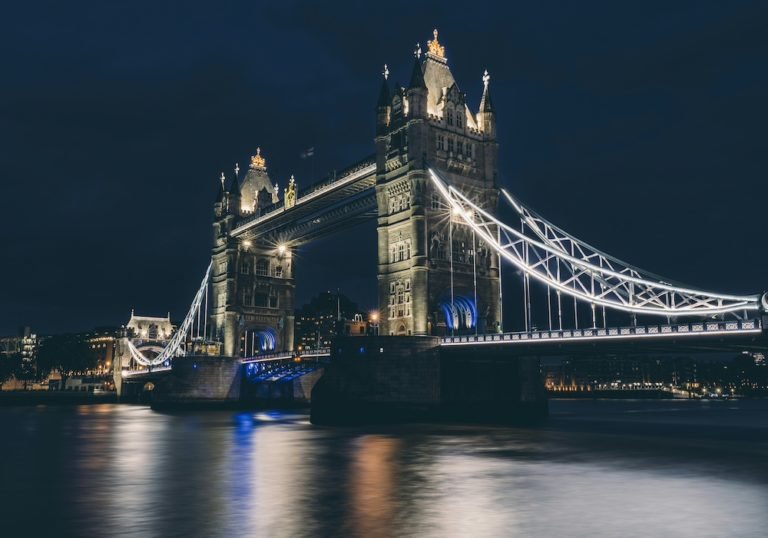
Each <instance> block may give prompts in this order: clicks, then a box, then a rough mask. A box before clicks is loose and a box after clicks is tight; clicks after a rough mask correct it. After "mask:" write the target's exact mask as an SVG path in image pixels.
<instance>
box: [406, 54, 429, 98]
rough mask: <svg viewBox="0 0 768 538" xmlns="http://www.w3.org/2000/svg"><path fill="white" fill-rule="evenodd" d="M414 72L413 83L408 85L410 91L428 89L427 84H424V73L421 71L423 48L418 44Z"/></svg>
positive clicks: (412, 72)
mask: <svg viewBox="0 0 768 538" xmlns="http://www.w3.org/2000/svg"><path fill="white" fill-rule="evenodd" d="M413 56H414V61H413V70H412V71H411V82H410V83H409V84H408V89H409V90H410V89H415V88H426V87H427V83H426V82H424V73H423V72H422V70H421V47H419V44H418V43H416V50H415V51H414V53H413Z"/></svg>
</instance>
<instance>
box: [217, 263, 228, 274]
mask: <svg viewBox="0 0 768 538" xmlns="http://www.w3.org/2000/svg"><path fill="white" fill-rule="evenodd" d="M226 272H227V262H226V260H225V261H221V262H219V274H220V275H223V274H225V273H226Z"/></svg>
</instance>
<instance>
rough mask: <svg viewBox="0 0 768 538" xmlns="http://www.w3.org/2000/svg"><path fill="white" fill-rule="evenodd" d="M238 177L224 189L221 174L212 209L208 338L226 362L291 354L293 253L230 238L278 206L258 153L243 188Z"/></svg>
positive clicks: (253, 240)
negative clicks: (258, 354)
mask: <svg viewBox="0 0 768 538" xmlns="http://www.w3.org/2000/svg"><path fill="white" fill-rule="evenodd" d="M238 173H239V169H238V168H237V167H236V168H235V176H234V177H233V178H232V180H231V182H230V186H229V188H228V189H226V188H225V181H226V180H225V177H224V174H223V173H222V175H221V186H220V188H219V193H218V196H217V198H216V203H215V204H214V221H213V250H212V256H211V259H212V263H213V266H212V268H211V292H212V304H213V308H212V314H211V325H212V329H213V331H214V334H213V335H212V336H213V337H214V338H216V339H218V340H220V341H223V342H224V349H223V350H222V353H223V354H224V355H227V356H239V357H243V356H250V355H252V354H254V353H255V352H256V351H261V352H269V351H283V350H292V349H293V318H294V287H295V286H294V278H293V252H292V250H291V249H290V248H289V247H287V246H285V245H279V244H275V243H274V241H266V240H259V239H258V238H252V237H249V236H241V237H232V236H231V235H230V233H229V232H230V231H231V230H232V229H233V228H234V226H235V224H236V223H237V222H238V221H239V220H240V219H243V218H248V217H251V216H258V215H259V213H260V212H261V210H262V209H264V208H265V207H267V206H269V205H271V204H273V203H277V201H278V196H277V195H278V193H277V186H276V185H273V184H272V182H271V181H270V179H269V175H268V174H267V166H266V161H265V159H264V157H262V155H261V151H260V150H257V151H256V155H254V156H253V157H251V164H250V167H249V169H248V172H247V173H246V175H245V177H244V178H243V180H242V182H241V181H240V179H239V177H238Z"/></svg>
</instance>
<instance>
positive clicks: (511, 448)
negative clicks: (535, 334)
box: [0, 400, 768, 538]
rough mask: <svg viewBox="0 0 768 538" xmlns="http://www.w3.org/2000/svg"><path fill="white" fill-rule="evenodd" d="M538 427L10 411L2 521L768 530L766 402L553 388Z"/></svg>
mask: <svg viewBox="0 0 768 538" xmlns="http://www.w3.org/2000/svg"><path fill="white" fill-rule="evenodd" d="M551 411H552V419H551V420H550V422H549V423H548V424H547V425H545V426H543V427H539V428H535V429H520V428H511V427H498V426H496V427H493V426H491V427H489V426H482V427H481V426H460V425H440V424H438V425H410V426H398V427H395V426H387V427H375V428H327V427H315V426H312V425H311V424H309V422H308V417H307V415H306V414H304V413H300V412H298V413H297V412H278V411H270V412H223V411H217V412H195V413H191V412H190V413H176V414H167V413H158V412H153V411H151V410H150V409H148V408H145V407H137V406H128V405H111V404H103V405H87V406H79V407H75V406H73V407H46V406H38V407H4V408H0V427H1V428H2V430H1V433H0V435H1V437H0V470H2V474H0V516H1V517H0V536H4V537H11V536H88V537H94V536H141V537H167V536H184V537H194V536H204V537H208V536H276V537H282V536H289V537H294V536H360V537H377V536H418V537H433V536H434V537H450V536H473V537H474V536H521V537H523V536H524V537H529V536H530V537H590V538H594V537H603V536H605V537H619V536H621V537H636V536H637V537H641V536H642V537H645V536H648V537H658V536H674V537H676V538H683V537H696V538H702V537H717V538H721V537H734V538H748V537H761V538H764V537H765V536H768V401H746V400H742V401H726V402H706V401H682V400H681V401H608V400H604V401H578V400H573V401H565V400H561V401H552V402H551Z"/></svg>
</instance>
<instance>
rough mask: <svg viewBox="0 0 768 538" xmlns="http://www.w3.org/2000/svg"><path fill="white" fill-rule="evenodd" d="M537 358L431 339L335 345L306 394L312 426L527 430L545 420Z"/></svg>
mask: <svg viewBox="0 0 768 538" xmlns="http://www.w3.org/2000/svg"><path fill="white" fill-rule="evenodd" d="M547 410H548V406H547V396H546V391H545V390H544V384H543V383H542V380H541V375H540V371H539V360H538V358H537V357H529V356H525V357H516V356H508V355H505V354H503V353H501V352H494V351H486V350H482V351H480V350H477V349H471V350H470V349H468V348H462V347H461V346H459V347H456V348H452V349H448V348H446V347H441V346H439V339H438V338H434V337H397V336H389V337H387V336H379V337H376V336H373V337H366V338H360V337H357V338H339V339H338V340H337V341H336V343H335V345H334V347H333V350H332V360H331V363H330V364H329V365H328V366H327V367H326V370H325V373H324V374H323V377H322V378H321V379H320V380H319V381H318V383H317V384H316V385H315V388H314V390H313V391H312V414H311V420H312V422H313V423H315V424H370V423H379V422H418V421H456V420H458V421H463V422H476V423H491V422H493V423H498V422H502V423H532V422H536V421H539V420H541V419H543V418H545V417H546V416H547Z"/></svg>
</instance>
